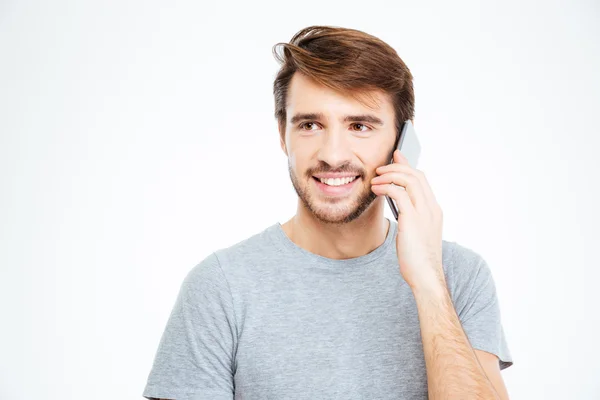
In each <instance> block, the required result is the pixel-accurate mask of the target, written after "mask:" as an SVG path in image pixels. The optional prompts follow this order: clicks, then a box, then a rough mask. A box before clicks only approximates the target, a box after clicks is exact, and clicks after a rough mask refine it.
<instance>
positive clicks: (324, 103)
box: [286, 72, 394, 118]
mask: <svg viewBox="0 0 600 400" xmlns="http://www.w3.org/2000/svg"><path fill="white" fill-rule="evenodd" d="M362 98H363V99H364V100H363V101H364V102H365V103H366V104H363V103H361V102H360V101H358V100H357V99H355V98H353V97H351V96H350V95H346V94H342V93H340V92H337V91H335V90H333V89H330V88H328V87H326V86H323V85H321V84H319V83H318V82H316V81H314V80H313V79H311V78H309V77H307V76H306V75H303V74H301V73H299V72H296V73H294V75H293V77H292V80H291V82H290V86H289V88H288V93H287V104H286V108H287V110H288V113H287V114H288V117H289V116H291V115H293V114H294V113H296V112H317V111H318V112H323V113H329V112H330V113H338V112H339V113H345V112H354V113H371V114H376V115H379V116H381V117H382V118H386V117H391V116H393V114H394V108H393V104H392V102H391V100H390V97H389V95H387V94H386V93H383V92H382V91H376V90H372V91H368V92H367V91H365V92H364V96H362Z"/></svg>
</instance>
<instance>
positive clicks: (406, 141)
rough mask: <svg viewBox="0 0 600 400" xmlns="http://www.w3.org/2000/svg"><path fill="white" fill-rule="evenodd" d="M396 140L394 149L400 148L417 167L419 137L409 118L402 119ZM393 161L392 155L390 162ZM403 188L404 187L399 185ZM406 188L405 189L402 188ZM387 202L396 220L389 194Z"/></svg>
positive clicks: (414, 166) (411, 164)
mask: <svg viewBox="0 0 600 400" xmlns="http://www.w3.org/2000/svg"><path fill="white" fill-rule="evenodd" d="M397 140H398V142H397V144H396V146H395V147H394V149H398V150H400V152H401V153H402V155H403V156H404V157H406V158H407V160H408V164H409V165H410V166H411V167H413V168H417V164H418V163H419V156H420V155H421V144H420V143H419V139H418V138H417V132H415V127H414V126H413V124H412V122H410V120H409V119H408V120H406V121H404V123H403V124H402V128H400V135H399V136H398V139H397ZM393 162H394V159H393V157H392V159H391V161H390V164H391V163H393ZM399 187H400V188H402V189H404V187H402V186H399ZM404 190H406V189H404ZM385 198H386V199H387V202H388V204H389V206H390V208H391V210H392V214H394V218H395V219H396V220H398V208H397V207H396V204H395V203H394V200H392V199H391V198H390V197H389V196H385Z"/></svg>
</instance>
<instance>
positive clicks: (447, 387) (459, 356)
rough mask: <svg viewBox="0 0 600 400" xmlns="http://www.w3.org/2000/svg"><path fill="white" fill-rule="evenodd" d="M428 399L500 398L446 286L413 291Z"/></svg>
mask: <svg viewBox="0 0 600 400" xmlns="http://www.w3.org/2000/svg"><path fill="white" fill-rule="evenodd" d="M413 294H414V296H415V300H416V303H417V309H418V313H419V323H420V327H421V338H422V341H423V351H424V354H425V365H426V368H427V382H428V391H429V399H430V400H437V399H444V400H446V399H466V398H469V399H499V398H500V397H499V396H498V394H497V393H496V391H495V390H494V386H493V385H492V383H491V382H490V381H489V380H488V378H487V376H486V375H485V372H484V370H483V368H482V367H481V365H480V364H479V361H478V359H477V356H476V355H475V352H474V350H473V348H472V347H471V344H470V343H469V339H468V338H467V335H466V334H465V332H464V330H463V328H462V325H461V323H460V320H459V318H458V315H457V314H456V311H455V309H454V305H453V304H452V299H451V297H450V294H449V293H448V290H447V288H446V285H445V282H444V284H440V285H439V286H437V287H435V288H428V289H417V288H415V289H413Z"/></svg>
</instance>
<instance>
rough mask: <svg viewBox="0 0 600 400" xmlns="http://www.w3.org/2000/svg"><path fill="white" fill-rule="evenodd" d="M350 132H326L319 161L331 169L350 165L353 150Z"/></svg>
mask: <svg viewBox="0 0 600 400" xmlns="http://www.w3.org/2000/svg"><path fill="white" fill-rule="evenodd" d="M349 136H350V135H349V134H348V132H345V131H343V130H342V129H336V130H331V131H328V132H326V133H325V134H324V135H323V136H322V137H323V140H322V142H321V144H320V147H319V152H318V159H319V161H322V162H324V163H327V164H328V165H329V166H330V167H331V168H334V169H335V168H338V167H340V166H342V165H344V164H347V163H350V161H351V158H352V148H351V143H350V140H349V139H350V138H349Z"/></svg>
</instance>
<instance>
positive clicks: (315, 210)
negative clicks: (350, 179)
mask: <svg viewBox="0 0 600 400" xmlns="http://www.w3.org/2000/svg"><path fill="white" fill-rule="evenodd" d="M288 171H289V174H290V179H291V181H292V185H293V186H294V190H295V191H296V194H297V195H298V198H299V199H300V200H301V201H302V203H303V204H304V206H305V207H306V209H307V210H308V211H310V213H311V214H312V215H313V216H314V217H315V218H317V219H318V220H319V221H320V222H323V223H325V224H334V225H342V224H347V223H349V222H351V221H354V220H355V219H357V218H358V217H360V216H361V215H362V213H363V212H365V210H366V209H367V208H369V206H370V205H371V204H372V203H373V202H374V201H375V199H377V195H376V194H375V193H373V192H372V191H371V189H370V188H369V187H367V188H365V187H364V185H362V186H363V187H362V191H361V193H360V194H359V195H358V197H357V198H356V200H354V201H351V202H350V204H349V205H344V206H339V207H336V203H348V202H349V201H348V198H344V199H338V200H335V199H329V200H323V201H320V203H321V204H326V205H324V206H320V205H319V204H317V201H315V199H314V196H312V195H311V193H310V192H309V190H308V188H307V186H308V185H310V184H312V182H310V181H309V182H307V183H306V184H305V185H304V186H303V185H302V184H301V183H300V181H299V179H298V177H297V176H296V174H295V173H294V171H293V169H292V167H291V165H290V164H289V163H288ZM308 179H313V178H312V177H309V178H308ZM357 179H358V178H357Z"/></svg>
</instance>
